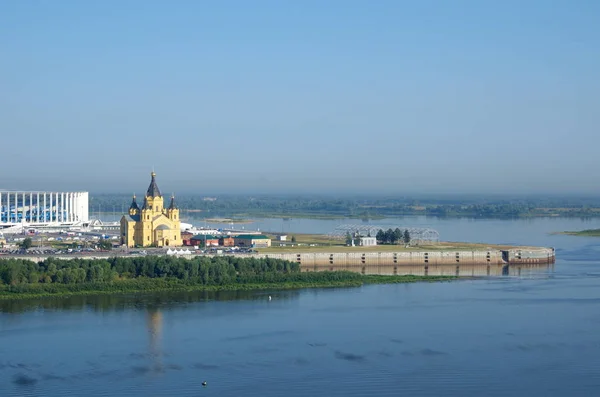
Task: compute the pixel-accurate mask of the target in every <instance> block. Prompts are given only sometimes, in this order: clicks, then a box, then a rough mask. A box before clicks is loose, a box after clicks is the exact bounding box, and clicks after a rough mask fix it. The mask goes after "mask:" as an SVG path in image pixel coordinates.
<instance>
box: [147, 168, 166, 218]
mask: <svg viewBox="0 0 600 397" xmlns="http://www.w3.org/2000/svg"><path fill="white" fill-rule="evenodd" d="M150 175H151V176H152V179H151V180H150V186H148V190H147V191H146V198H145V201H144V207H147V208H146V209H147V210H149V211H151V212H152V213H153V214H160V213H162V211H163V208H164V201H163V197H162V195H161V194H160V189H159V188H158V185H157V184H156V174H155V173H154V171H152V173H151V174H150Z"/></svg>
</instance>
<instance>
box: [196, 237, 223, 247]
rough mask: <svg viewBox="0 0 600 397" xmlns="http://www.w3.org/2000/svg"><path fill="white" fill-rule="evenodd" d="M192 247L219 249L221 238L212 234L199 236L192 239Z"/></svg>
mask: <svg viewBox="0 0 600 397" xmlns="http://www.w3.org/2000/svg"><path fill="white" fill-rule="evenodd" d="M190 245H193V246H199V247H218V246H219V236H213V235H212V234H198V235H196V236H194V237H192V238H191V239H190Z"/></svg>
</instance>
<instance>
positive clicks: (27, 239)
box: [19, 237, 112, 251]
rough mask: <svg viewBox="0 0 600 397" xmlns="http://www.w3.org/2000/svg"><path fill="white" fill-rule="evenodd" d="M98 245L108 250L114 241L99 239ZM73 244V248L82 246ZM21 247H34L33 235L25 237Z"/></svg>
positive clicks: (76, 243)
mask: <svg viewBox="0 0 600 397" xmlns="http://www.w3.org/2000/svg"><path fill="white" fill-rule="evenodd" d="M96 245H97V247H98V248H99V249H101V250H105V251H108V250H111V249H112V242H111V241H110V240H107V239H100V240H98V243H97V244H96ZM71 246H72V247H73V248H77V247H79V246H80V243H78V242H73V243H72V244H71ZM19 247H20V248H22V249H29V248H31V247H33V240H32V239H31V237H25V239H23V241H21V244H19Z"/></svg>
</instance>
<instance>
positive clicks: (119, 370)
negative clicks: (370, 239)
mask: <svg viewBox="0 0 600 397" xmlns="http://www.w3.org/2000/svg"><path fill="white" fill-rule="evenodd" d="M340 223H348V221H344V220H341V221H340V220H336V221H319V220H308V219H292V220H289V221H282V220H280V219H277V220H273V219H271V220H261V221H260V222H256V223H255V224H253V225H245V227H247V228H250V227H256V228H260V229H261V230H265V231H266V230H272V231H283V232H286V233H290V232H293V231H295V232H305V233H307V232H312V233H322V232H328V231H329V230H331V229H332V228H333V227H335V226H336V225H338V224H340ZM359 223H360V221H359ZM373 223H376V224H381V225H390V226H393V225H406V226H426V227H431V228H434V229H436V230H438V231H439V232H440V236H441V239H442V240H452V241H478V242H490V243H516V244H531V245H543V246H553V247H555V248H556V250H557V261H556V264H555V266H554V267H553V268H552V269H551V270H550V271H548V270H546V271H543V272H540V273H528V274H527V276H525V277H500V278H489V279H479V280H462V281H457V282H450V283H432V284H429V283H421V284H406V285H371V286H365V287H361V288H344V289H315V290H300V291H262V292H243V293H235V292H227V293H219V294H209V293H178V294H153V295H129V296H102V297H77V298H70V299H50V300H43V301H39V300H33V301H21V302H0V396H11V397H12V396H86V397H94V396H125V397H128V396H131V397H133V396H136V397H137V396H174V395H177V396H220V397H223V396H273V397H275V396H277V397H279V396H287V397H296V396H298V397H300V396H303V397H304V396H371V395H373V396H399V395H406V396H440V395H444V396H482V395H485V396H591V395H596V394H597V393H598V390H599V388H600V334H599V333H598V329H600V269H599V266H600V239H596V238H588V237H574V236H565V235H551V234H549V233H550V232H553V231H560V230H578V229H586V228H600V220H581V219H561V218H557V219H531V220H472V219H436V218H425V217H407V218H403V219H384V220H381V221H374V222H373ZM268 296H271V297H272V299H271V300H269V299H268ZM203 381H206V382H207V386H206V387H203V386H202V382H203Z"/></svg>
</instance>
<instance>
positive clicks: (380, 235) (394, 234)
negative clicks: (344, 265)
mask: <svg viewBox="0 0 600 397" xmlns="http://www.w3.org/2000/svg"><path fill="white" fill-rule="evenodd" d="M361 237H365V236H361V235H360V233H359V232H355V233H350V232H348V233H347V234H346V245H351V244H352V242H354V244H355V245H358V241H359V240H360V238H361ZM367 237H372V236H371V234H370V233H369V234H368V235H367ZM375 239H376V240H377V244H398V243H404V244H410V239H411V237H410V232H409V231H408V229H405V230H404V231H402V230H400V228H396V229H394V230H392V229H391V228H390V229H388V230H383V229H379V231H378V232H377V234H376V235H375Z"/></svg>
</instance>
